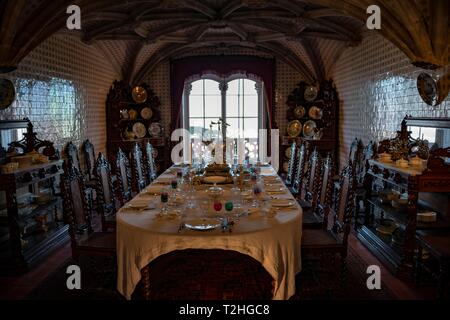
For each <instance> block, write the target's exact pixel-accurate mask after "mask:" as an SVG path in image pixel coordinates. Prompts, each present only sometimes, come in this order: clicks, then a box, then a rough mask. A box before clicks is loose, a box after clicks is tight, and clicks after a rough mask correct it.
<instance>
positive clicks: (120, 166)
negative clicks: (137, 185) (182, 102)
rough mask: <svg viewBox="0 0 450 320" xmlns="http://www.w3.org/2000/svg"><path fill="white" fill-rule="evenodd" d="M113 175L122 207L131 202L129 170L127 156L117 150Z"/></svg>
mask: <svg viewBox="0 0 450 320" xmlns="http://www.w3.org/2000/svg"><path fill="white" fill-rule="evenodd" d="M115 173H116V177H117V180H118V182H119V189H120V192H119V197H120V199H119V200H120V203H121V204H122V205H124V204H125V202H128V201H129V200H131V194H132V191H131V170H130V161H129V160H128V157H127V155H126V154H125V153H124V152H123V151H122V150H121V149H120V148H119V150H118V151H117V155H116V168H115Z"/></svg>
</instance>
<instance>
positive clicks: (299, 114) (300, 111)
mask: <svg viewBox="0 0 450 320" xmlns="http://www.w3.org/2000/svg"><path fill="white" fill-rule="evenodd" d="M305 113H306V110H305V107H303V106H296V107H295V109H294V117H295V118H296V119H301V118H303V117H304V116H305Z"/></svg>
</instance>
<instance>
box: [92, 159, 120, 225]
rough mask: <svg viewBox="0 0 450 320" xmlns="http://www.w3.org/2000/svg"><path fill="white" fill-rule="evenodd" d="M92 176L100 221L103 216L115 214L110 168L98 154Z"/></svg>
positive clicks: (106, 161)
mask: <svg viewBox="0 0 450 320" xmlns="http://www.w3.org/2000/svg"><path fill="white" fill-rule="evenodd" d="M94 174H95V179H96V182H97V183H96V186H95V191H96V193H97V203H98V206H99V210H100V214H101V217H102V220H103V221H104V219H105V216H108V215H111V214H115V213H116V205H115V197H114V189H113V185H112V180H111V166H110V164H109V162H108V160H106V158H105V156H104V155H103V154H102V153H101V152H100V153H99V154H98V157H97V161H95V167H94Z"/></svg>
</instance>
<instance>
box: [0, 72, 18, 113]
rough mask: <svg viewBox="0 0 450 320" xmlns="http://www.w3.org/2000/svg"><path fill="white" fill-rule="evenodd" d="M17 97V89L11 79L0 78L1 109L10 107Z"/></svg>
mask: <svg viewBox="0 0 450 320" xmlns="http://www.w3.org/2000/svg"><path fill="white" fill-rule="evenodd" d="M15 98H16V90H15V89H14V84H13V83H12V82H11V80H8V79H0V110H3V109H6V108H8V107H9V106H10V105H11V104H12V103H13V102H14V99H15Z"/></svg>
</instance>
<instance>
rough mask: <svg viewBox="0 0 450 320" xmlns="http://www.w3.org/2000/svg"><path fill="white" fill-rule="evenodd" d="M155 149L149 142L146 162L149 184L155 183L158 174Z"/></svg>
mask: <svg viewBox="0 0 450 320" xmlns="http://www.w3.org/2000/svg"><path fill="white" fill-rule="evenodd" d="M153 152H154V149H153V146H152V145H151V144H150V143H149V142H147V143H146V144H145V162H146V165H147V166H146V168H145V169H146V170H145V171H146V172H147V183H148V184H150V183H152V182H153V180H155V179H156V177H157V176H158V175H157V172H156V166H155V157H154V154H153Z"/></svg>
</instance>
